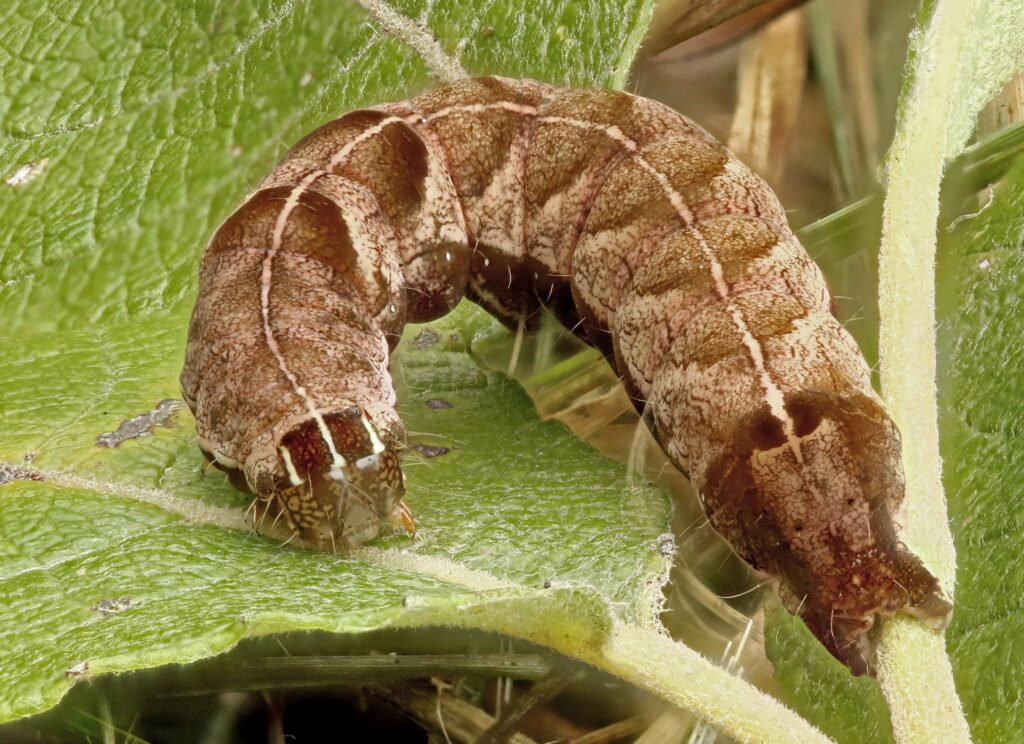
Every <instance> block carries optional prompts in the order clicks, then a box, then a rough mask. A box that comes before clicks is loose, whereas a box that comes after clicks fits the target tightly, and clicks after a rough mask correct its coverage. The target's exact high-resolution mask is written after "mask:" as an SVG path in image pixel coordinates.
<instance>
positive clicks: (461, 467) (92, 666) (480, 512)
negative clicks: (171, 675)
mask: <svg viewBox="0 0 1024 744" xmlns="http://www.w3.org/2000/svg"><path fill="white" fill-rule="evenodd" d="M393 7H395V8H396V9H397V10H398V11H400V12H401V13H403V14H405V15H406V16H408V17H410V18H413V19H416V20H422V21H423V22H424V23H425V24H426V25H427V27H428V28H429V29H430V30H431V31H432V32H433V34H434V35H435V36H436V38H437V39H438V41H439V43H440V45H441V47H442V48H443V49H445V50H446V51H448V52H449V53H451V54H453V55H457V56H458V57H459V58H460V59H461V60H462V63H463V64H464V65H465V67H466V68H467V69H468V70H469V71H470V72H472V73H478V74H484V73H500V74H504V75H510V76H530V77H536V78H540V79H544V80H549V81H554V82H563V83H573V84H579V85H615V84H618V83H621V82H622V81H623V80H624V79H625V76H626V74H627V71H628V67H629V64H630V61H631V59H632V56H633V54H634V52H635V47H636V45H637V44H638V43H639V40H640V37H641V36H642V33H643V30H644V28H645V24H646V22H647V19H648V17H649V14H650V2H647V1H646V0H634V2H611V1H610V0H606V1H604V2H602V1H600V0H585V1H583V2H580V1H575V0H561V1H557V0H544V1H541V2H511V1H505V2H484V1H483V0H479V1H477V0H474V1H473V2H462V1H460V0H447V1H443V0H438V1H437V2H435V3H427V2H425V1H424V2H399V3H393ZM430 83H431V76H430V71H429V69H428V68H427V67H426V65H425V64H424V62H423V61H422V60H421V59H420V58H419V56H418V55H417V54H416V53H415V52H414V51H412V50H411V49H410V48H409V47H408V46H407V45H405V44H403V43H402V42H400V41H398V40H397V39H395V38H394V37H392V36H390V35H389V34H388V33H386V32H385V31H384V30H383V29H381V28H380V27H379V24H374V23H368V22H367V14H366V12H365V11H364V10H363V9H362V8H360V7H359V6H358V5H356V4H355V3H354V2H336V1H332V0H311V1H310V2H304V3H297V2H295V3H293V2H286V1H285V0H242V1H241V2H237V3H219V2H211V3H202V4H199V5H196V4H193V3H186V2H168V3H162V4H158V5H145V4H139V3H131V2H125V1H120V2H119V1H118V0H101V1H100V2H95V3H82V2H81V1H80V0H46V1H45V2H29V1H28V0H12V2H9V3H7V4H5V6H4V7H3V8H0V318H2V321H3V323H2V326H0V346H2V348H3V349H4V354H3V355H2V356H0V412H2V416H3V430H2V433H0V465H4V466H8V470H6V471H4V470H0V484H2V485H0V598H2V601H0V654H2V657H3V659H4V663H3V664H2V665H0V720H7V719H11V718H15V717H19V716H25V715H29V714H32V713H35V712H39V711H42V710H45V709H46V708H48V707H50V706H52V705H53V704H55V703H56V702H57V700H59V698H60V697H61V695H63V693H64V692H65V691H66V690H67V689H68V687H69V686H70V685H71V684H72V682H73V679H71V678H69V677H66V676H65V672H66V670H68V669H70V668H71V667H73V666H74V665H75V664H78V663H80V662H87V663H88V674H99V673H103V672H114V671H126V670H132V669H137V668H142V667H147V666H155V665H159V664H165V663H170V662H187V661H190V660H193V659H197V658H200V657H203V656H208V655H211V654H215V653H219V652H221V651H223V650H226V649H228V648H230V647H231V646H232V645H233V644H235V643H237V642H238V640H239V639H241V638H244V637H246V636H252V635H259V634H266V633H273V632H283V631H287V630H302V629H323V630H329V631H335V632H349V633H351V632H359V631H364V630H371V629H376V628H381V627H388V626H402V625H406V626H416V625H429V624H437V623H452V624H459V623H461V624H465V625H469V626H477V627H491V626H492V625H493V624H494V623H493V620H494V618H495V617H498V616H506V617H521V618H522V626H523V633H524V635H527V636H528V637H531V638H532V639H534V640H537V641H538V642H541V643H544V642H546V641H549V640H551V639H552V638H553V637H555V636H560V637H563V638H564V637H567V636H568V637H571V638H572V639H574V642H575V643H578V644H588V643H596V642H597V639H599V638H600V637H601V636H602V634H603V633H604V632H605V631H606V630H607V627H608V624H609V622H610V619H611V618H612V617H613V616H615V617H618V618H621V619H625V620H629V621H633V622H638V623H644V622H647V621H648V620H649V619H650V617H651V615H652V614H653V613H654V612H655V611H656V609H657V600H658V598H659V597H658V592H657V591H656V589H657V587H658V586H659V585H660V582H661V581H662V579H663V577H664V575H665V565H664V563H665V557H664V555H663V554H662V552H660V551H659V545H661V542H660V541H659V538H660V537H661V536H662V535H663V534H664V533H665V532H666V531H667V530H668V529H669V516H670V514H669V512H670V507H669V504H668V501H667V498H666V497H665V495H664V494H663V493H661V492H660V491H657V490H656V489H654V488H653V487H648V486H643V485H640V484H637V483H636V482H635V481H634V480H633V479H630V478H628V477H627V476H626V474H625V473H624V472H623V470H622V469H621V468H620V467H619V466H617V465H615V464H613V463H611V462H610V461H607V460H605V459H603V458H601V457H600V456H598V455H597V454H596V453H594V452H593V451H592V450H590V448H589V447H588V446H587V445H585V444H583V443H581V442H580V441H578V440H577V439H576V438H575V437H573V436H572V435H571V434H569V433H568V432H567V431H566V430H565V429H564V428H563V427H562V426H561V425H559V424H555V423H550V422H542V421H540V420H539V419H538V418H537V416H536V413H535V412H534V410H533V407H532V405H531V403H530V402H529V400H528V399H527V398H526V396H525V395H524V394H523V393H522V391H521V390H520V389H519V388H518V387H517V386H516V385H515V384H513V383H512V382H510V381H509V380H507V379H506V378H505V377H504V376H502V375H500V374H497V373H495V372H491V371H488V370H485V369H483V368H481V367H480V366H479V365H477V364H476V363H475V362H474V361H473V360H472V358H471V357H470V355H469V353H468V352H469V351H470V350H471V349H472V346H473V342H474V339H475V338H476V337H477V335H478V334H481V333H485V332H488V331H489V330H490V329H491V326H490V321H488V320H486V319H482V318H481V317H480V315H479V314H478V313H473V312H471V311H469V310H467V309H466V308H463V309H462V310H460V311H459V312H458V313H456V314H455V315H454V316H452V317H451V318H449V319H446V320H445V321H442V322H440V323H438V324H435V330H436V331H437V334H438V337H439V339H440V340H439V341H438V342H437V343H434V344H432V345H426V346H423V347H414V346H410V345H409V344H406V348H405V349H404V350H403V351H402V352H401V354H400V357H399V359H398V361H397V363H396V380H397V382H398V384H399V387H400V388H401V396H402V397H401V399H402V405H403V408H402V413H403V415H404V416H405V418H406V420H407V422H408V423H409V428H410V429H411V430H412V431H414V432H420V434H417V435H415V436H414V441H416V437H420V439H419V440H418V441H421V442H423V443H429V444H435V445H443V446H445V447H449V448H450V451H449V452H448V453H447V454H445V455H442V456H440V457H436V458H429V459H423V460H422V462H420V461H414V462H413V464H412V465H411V466H410V467H409V469H408V475H409V491H410V497H409V501H410V503H411V505H412V507H413V509H414V511H415V512H416V514H417V517H418V519H419V523H420V534H419V535H418V537H417V538H416V540H415V541H412V542H410V541H408V540H407V539H405V538H401V537H389V538H383V539H381V540H379V541H378V542H377V543H376V545H377V547H379V548H381V549H383V550H385V551H390V553H389V554H390V555H395V554H398V552H399V551H405V550H408V551H411V558H410V562H409V563H407V564H404V565H403V567H401V568H398V567H395V566H393V565H391V566H387V565H384V564H383V563H382V562H379V561H378V562H375V561H373V560H368V559H366V558H365V557H358V558H356V557H343V556H334V555H325V554H315V553H308V552H302V551H297V550H291V549H279V548H278V546H276V545H275V544H274V543H272V542H269V541H267V540H264V539H262V538H259V537H256V536H253V535H249V534H245V533H242V532H237V531H232V530H227V529H223V528H219V527H215V526H209V525H204V524H198V523H190V522H188V521H186V520H183V519H182V518H181V517H180V515H178V514H176V513H175V512H174V511H173V510H168V509H167V508H164V507H161V506H159V505H154V504H152V503H147V502H146V500H145V499H142V498H137V497H136V496H137V495H138V493H144V494H145V495H146V498H149V497H153V496H160V495H164V496H168V497H171V498H172V499H173V500H174V503H176V504H181V503H194V504H195V505H196V506H197V509H198V514H200V518H199V519H198V521H199V522H202V519H201V515H202V514H203V513H205V512H203V510H204V509H215V508H230V509H233V510H235V511H237V512H238V513H240V512H241V511H242V510H244V509H245V507H246V506H247V505H248V504H247V501H246V499H245V498H244V497H242V496H241V495H240V494H238V493H236V492H235V491H233V490H232V489H231V488H230V487H229V486H228V485H227V484H226V483H225V481H224V479H223V477H222V476H220V475H219V474H216V473H213V474H210V475H208V476H207V477H205V478H203V477H200V474H199V465H200V462H201V459H200V457H199V453H198V451H197V450H196V448H195V447H194V444H193V435H194V429H193V427H192V421H191V417H190V416H188V414H187V413H181V414H179V415H178V416H177V417H176V418H175V420H174V421H173V422H172V426H171V427H168V428H159V429H157V430H156V431H155V432H154V434H153V435H151V436H147V437H142V438H139V439H137V440H133V441H129V442H126V443H124V444H122V445H121V446H120V447H118V448H116V449H109V448H104V447H99V446H97V445H96V444H95V438H96V436H98V435H100V434H102V433H104V432H109V431H113V430H115V429H116V428H117V426H118V425H119V423H120V422H122V421H124V420H125V419H128V418H131V417H132V416H136V415H138V414H141V413H145V412H146V411H149V410H151V409H152V408H154V407H155V406H156V404H157V403H158V402H159V401H161V400H164V399H169V398H176V397H177V396H178V391H177V373H178V371H179V369H180V365H181V360H182V353H183V347H184V336H185V328H186V323H187V319H188V313H189V310H190V306H191V301H192V298H193V296H194V291H195V273H196V266H197V262H198V256H199V254H200V251H201V249H202V246H203V243H204V242H205V240H206V239H207V237H208V236H209V234H210V233H211V232H212V231H213V229H214V228H215V227H216V225H217V224H218V223H219V222H220V221H221V220H222V219H223V218H224V217H225V216H226V215H227V214H228V213H230V211H231V210H232V209H233V208H234V207H235V206H236V205H237V204H238V203H240V201H241V200H242V198H244V195H245V194H246V193H247V191H248V189H250V188H251V187H252V186H253V185H254V184H255V183H256V182H257V181H258V180H259V179H260V178H261V177H262V176H263V175H264V174H265V173H266V172H267V171H268V170H269V168H270V167H271V165H272V164H273V162H274V161H275V160H276V159H277V157H279V155H280V154H281V153H282V152H283V151H284V150H285V149H286V148H287V147H288V145H289V144H290V143H292V142H294V141H295V140H297V139H298V138H299V137H300V136H301V135H303V134H304V133H306V132H307V131H309V130H310V129H312V128H314V127H315V126H316V125H318V124H320V123H322V122H324V121H326V120H328V119H331V118H333V117H335V116H337V115H338V114H339V113H341V112H343V111H346V110H349V109H351V108H354V107H358V106H360V105H366V104H371V103H374V102H378V101H384V100H392V99H397V98H402V97H404V96H406V95H408V94H410V93H412V92H415V91H417V90H419V89H422V88H424V87H427V86H428V85H430ZM32 164H38V165H39V170H38V173H37V174H36V175H35V176H34V177H33V178H31V179H30V180H28V181H27V182H25V183H22V184H20V185H8V184H6V183H4V182H3V180H2V179H7V178H11V177H12V176H13V175H14V174H15V173H16V172H18V170H19V169H20V168H22V167H23V166H27V165H32ZM1022 189H1024V173H1022V172H1021V170H1020V169H1018V171H1017V172H1015V173H1014V174H1013V177H1012V179H1011V181H1010V183H1008V184H1006V185H1005V186H1004V187H1003V188H1002V189H1001V190H1000V191H999V192H998V194H997V196H996V199H995V202H994V203H993V205H992V206H991V207H990V208H989V209H987V210H986V211H985V212H983V213H982V215H981V216H979V217H977V218H975V219H973V220H969V221H966V222H964V223H963V224H962V225H961V226H960V227H959V228H958V229H957V230H956V231H954V232H952V233H949V234H948V235H947V236H946V238H945V241H944V244H943V250H942V256H941V259H942V274H941V277H940V284H939V287H938V292H939V299H940V307H939V311H940V321H941V324H940V332H941V336H940V341H941V348H940V353H941V358H942V365H941V366H942V378H941V391H942V394H943V395H942V427H943V447H944V456H945V459H946V463H947V471H946V485H947V489H948V496H949V500H950V508H951V514H952V517H953V525H954V529H955V532H956V537H957V544H958V549H959V552H960V563H961V580H960V586H959V588H958V594H957V599H958V609H957V614H956V619H955V622H954V625H953V626H952V628H951V630H950V643H951V648H952V652H953V659H954V664H955V669H956V674H957V680H958V684H959V686H960V689H961V693H962V695H963V696H964V704H965V707H966V710H967V713H968V716H969V720H970V721H971V724H972V727H973V728H974V731H975V735H976V737H977V741H980V742H985V741H992V742H995V741H1003V740H1007V739H1009V738H1012V734H1013V733H1015V732H1019V731H1020V730H1024V720H1022V718H1021V717H1022V716H1024V713H1022V712H1021V710H1022V709H1024V706H1022V705H1021V704H1020V702H1021V701H1020V692H1019V690H1020V687H1021V686H1020V684H1019V678H1020V668H1021V666H1022V659H1024V648H1022V647H1021V644H1022V640H1021V639H1022V638H1024V634H1022V633H1021V627H1020V618H1021V596H1022V593H1024V592H1022V588H1024V572H1022V569H1021V566H1020V562H1019V560H1017V557H1018V556H1019V555H1020V554H1021V552H1022V546H1021V535H1022V534H1024V532H1022V517H1021V514H1022V512H1021V506H1020V504H1021V503H1024V499H1022V498H1021V496H1022V493H1021V488H1022V487H1021V485H1020V484H1021V483H1024V472H1022V471H1024V459H1022V455H1021V448H1020V446H1019V444H1018V443H1017V441H1018V440H1019V438H1020V435H1021V428H1020V427H1021V424H1020V422H1021V420H1022V419H1024V417H1022V415H1021V414H1022V413H1024V411H1022V410H1021V407H1022V403H1021V401H1022V400H1024V382H1022V381H1024V375H1022V374H1021V373H1020V371H1019V370H1020V369H1022V368H1024V358H1022V352H1021V349H1022V346H1021V344H1020V342H1019V338H1020V337H1021V334H1022V333H1024V328H1022V327H1021V326H1022V323H1024V321H1022V318H1024V312H1021V306H1020V303H1021V299H1020V288H1021V285H1022V278H1021V272H1022V259H1021V256H1022V255H1024V254H1022V246H1021V235H1022V234H1024V225H1022V224H1021V218H1020V215H1019V212H1020V209H1019V205H1020V203H1021V199H1022V194H1021V190H1022ZM986 261H987V264H986V265H985V266H984V267H982V263H983V262H986ZM826 269H828V267H826ZM416 333H418V331H417V330H413V331H411V335H413V336H415V334H416ZM910 373H912V371H908V374H910ZM438 398H439V399H444V400H446V401H448V402H450V403H451V404H452V408H445V409H435V408H430V407H428V406H427V405H426V404H425V403H426V401H427V400H428V399H438ZM28 459H30V460H31V464H32V467H34V468H38V469H40V470H43V471H48V472H57V471H60V472H65V473H71V474H72V475H74V476H76V477H78V478H80V479H81V481H80V483H79V485H67V484H63V485H61V484H56V483H53V482H47V481H45V480H44V481H32V480H13V481H9V482H4V481H6V479H7V478H9V477H10V474H11V473H12V472H13V471H12V470H11V468H18V467H20V466H22V465H24V463H25V462H26V460H28ZM4 473H6V475H5V474H4ZM82 484H86V485H87V486H88V487H86V485H82ZM132 489H141V490H140V491H138V492H136V491H133V490H132ZM420 569H422V570H420ZM545 584H550V586H549V587H546V586H545ZM652 587H653V588H654V590H655V591H652ZM119 597H129V598H130V599H131V600H132V603H131V606H130V608H129V609H127V610H125V611H124V612H121V613H119V614H116V615H112V616H106V615H102V614H100V613H97V612H96V611H94V610H93V609H92V608H93V607H94V606H95V605H96V603H97V602H99V601H101V600H103V599H114V598H119ZM771 618H772V619H771V621H770V623H769V629H768V633H767V645H768V650H769V653H770V655H771V657H772V659H773V661H774V662H775V664H776V667H777V669H778V677H777V681H778V683H779V687H780V689H781V691H782V693H783V696H784V699H785V700H786V702H787V703H789V704H790V705H792V706H794V707H795V708H796V709H797V710H798V711H800V712H801V713H802V714H804V715H805V716H806V717H807V718H808V719H809V720H811V721H813V722H814V723H816V724H817V725H819V726H821V727H822V729H823V730H825V731H826V732H828V733H829V734H830V735H832V736H834V737H836V738H837V740H840V741H850V742H854V741H857V742H860V741H886V740H888V739H889V738H890V737H891V730H890V728H889V726H888V721H887V720H886V717H885V709H884V704H883V703H882V701H881V697H880V692H879V690H878V687H877V685H876V684H875V683H874V682H871V681H866V680H856V681H855V680H852V679H851V678H850V677H849V675H848V674H846V673H845V671H844V670H843V669H841V668H840V667H838V666H837V665H836V664H835V662H834V661H833V660H831V658H829V657H828V656H827V654H825V653H824V652H823V650H822V649H821V648H820V647H819V646H817V645H816V644H815V643H814V642H813V641H812V639H810V638H809V636H808V635H807V632H806V630H805V629H804V628H803V627H802V626H801V625H800V624H799V623H796V622H793V621H791V620H790V619H788V618H787V617H785V616H783V615H781V614H779V613H773V614H772V615H771ZM563 645H564V644H563Z"/></svg>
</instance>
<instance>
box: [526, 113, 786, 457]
mask: <svg viewBox="0 0 1024 744" xmlns="http://www.w3.org/2000/svg"><path fill="white" fill-rule="evenodd" d="M539 120H540V121H542V122H550V123H553V124H564V125H566V126H571V127H576V128H578V129H585V130H587V131H592V132H599V133H601V134H604V135H605V136H607V137H609V138H610V139H612V140H614V141H615V142H617V143H619V145H621V146H622V147H623V149H625V150H627V151H628V152H629V153H630V154H631V157H632V158H633V159H634V160H635V161H636V163H637V164H638V165H639V166H640V167H641V168H643V169H644V170H645V171H647V172H648V173H650V174H651V176H653V177H654V179H655V180H656V181H657V182H658V185H659V186H661V188H662V191H664V192H665V195H666V196H667V197H668V200H669V202H670V203H671V204H672V208H673V209H675V211H676V214H678V215H679V218H680V219H681V220H682V222H683V226H684V227H685V229H686V230H687V232H689V233H690V235H691V236H692V237H693V238H694V239H695V240H696V241H697V243H698V244H699V245H700V247H701V251H702V252H703V253H704V257H705V258H706V259H707V262H708V265H709V266H710V267H711V276H712V278H713V279H714V282H715V290H716V292H717V293H718V296H719V298H720V299H721V300H722V302H723V303H725V306H726V309H727V310H728V312H729V316H730V317H731V318H732V321H733V323H734V324H735V325H736V328H737V329H738V330H739V331H740V334H741V335H742V336H743V345H744V346H746V347H747V350H748V351H749V353H750V358H751V361H752V362H753V364H754V368H755V369H756V370H757V372H758V376H759V377H760V380H761V387H762V388H763V389H764V396H765V402H766V403H767V404H768V408H769V410H771V412H772V415H773V416H775V418H777V419H778V420H779V421H780V422H781V423H782V426H783V431H784V432H785V434H786V440H787V442H788V443H789V447H790V449H791V450H792V451H793V454H794V455H795V456H796V459H797V462H803V455H802V454H801V452H800V439H799V437H797V436H796V432H795V427H794V424H793V419H792V417H790V415H789V413H788V412H787V411H786V407H785V398H784V397H783V395H782V390H781V389H780V388H779V386H778V385H776V384H775V381H774V380H773V379H772V378H771V374H769V372H768V369H767V367H765V364H764V350H763V349H762V348H761V344H760V343H759V342H758V340H757V339H756V338H754V335H753V334H752V333H751V332H750V328H749V327H748V326H747V323H746V321H745V320H744V318H743V315H742V313H741V312H740V310H739V308H738V307H736V305H735V304H734V303H733V301H732V299H731V298H730V296H729V285H728V284H727V283H726V281H725V274H724V272H723V270H722V264H721V262H720V261H719V260H718V257H717V256H716V255H715V252H714V250H713V249H712V248H711V246H710V245H709V244H708V242H707V240H705V239H704V236H703V235H702V234H701V232H700V231H699V230H697V228H696V226H695V222H696V220H695V219H694V216H693V212H692V211H691V210H690V208H689V206H688V205H687V204H686V202H685V201H684V200H683V197H682V195H681V194H680V193H679V192H678V191H676V190H675V188H674V187H673V186H672V184H671V182H670V181H669V180H668V177H667V176H666V175H665V174H664V173H662V172H661V171H660V170H658V169H657V168H655V167H654V166H653V165H651V163H650V162H649V161H648V160H647V159H646V158H644V156H643V155H641V154H640V153H639V147H638V146H637V143H636V141H635V140H633V139H632V138H630V137H627V136H626V135H625V133H624V132H623V131H622V130H621V129H619V128H618V127H617V126H608V125H604V124H595V123H593V122H589V121H583V120H582V119H573V118H570V117H563V116H543V117H540V119H539Z"/></svg>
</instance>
